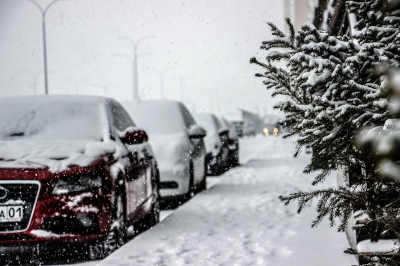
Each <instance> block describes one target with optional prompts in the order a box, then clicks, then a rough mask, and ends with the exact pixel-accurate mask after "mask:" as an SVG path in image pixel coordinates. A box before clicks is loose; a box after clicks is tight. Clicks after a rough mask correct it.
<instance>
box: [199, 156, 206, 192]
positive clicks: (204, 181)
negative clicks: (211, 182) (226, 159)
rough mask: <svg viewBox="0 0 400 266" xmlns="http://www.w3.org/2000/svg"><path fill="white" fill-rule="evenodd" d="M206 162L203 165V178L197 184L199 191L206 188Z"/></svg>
mask: <svg viewBox="0 0 400 266" xmlns="http://www.w3.org/2000/svg"><path fill="white" fill-rule="evenodd" d="M206 169H207V163H206V164H205V166H204V174H203V180H201V183H200V185H199V191H203V190H206V189H207V170H206Z"/></svg>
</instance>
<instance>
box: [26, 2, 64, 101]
mask: <svg viewBox="0 0 400 266" xmlns="http://www.w3.org/2000/svg"><path fill="white" fill-rule="evenodd" d="M27 1H29V2H31V3H32V4H34V5H35V6H36V7H37V8H38V9H39V11H40V13H41V14H42V32H43V57H44V93H45V94H49V86H48V78H47V51H46V14H47V10H49V8H50V7H51V6H52V5H53V4H55V3H57V2H59V1H65V0H54V1H53V2H51V3H50V4H48V5H47V6H46V8H45V9H44V10H43V8H42V7H41V6H40V5H39V4H38V3H37V2H36V1H35V0H27Z"/></svg>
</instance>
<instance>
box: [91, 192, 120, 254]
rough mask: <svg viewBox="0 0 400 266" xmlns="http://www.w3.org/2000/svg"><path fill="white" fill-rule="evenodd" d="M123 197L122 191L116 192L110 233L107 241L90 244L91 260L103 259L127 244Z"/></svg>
mask: <svg viewBox="0 0 400 266" xmlns="http://www.w3.org/2000/svg"><path fill="white" fill-rule="evenodd" d="M123 195H124V194H123V192H122V191H121V190H118V191H117V192H116V197H115V200H114V203H113V212H112V215H111V221H110V231H109V232H108V234H107V236H106V238H105V239H103V240H100V241H96V242H94V243H90V244H89V247H88V248H89V252H88V255H89V259H91V260H98V259H103V258H105V257H107V256H108V255H110V254H111V253H113V252H114V251H115V250H117V249H118V248H119V247H121V246H122V245H123V244H125V241H126V238H127V227H126V220H125V217H126V216H125V211H124V206H125V205H124V197H123Z"/></svg>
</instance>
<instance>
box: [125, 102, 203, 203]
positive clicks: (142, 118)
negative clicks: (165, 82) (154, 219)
mask: <svg viewBox="0 0 400 266" xmlns="http://www.w3.org/2000/svg"><path fill="white" fill-rule="evenodd" d="M122 104H123V105H124V107H125V108H126V110H127V111H128V112H129V114H130V115H131V117H132V118H133V119H134V121H135V122H136V123H137V124H138V125H139V126H140V127H143V128H144V129H145V130H146V131H147V132H148V134H149V140H150V143H151V145H152V147H153V148H154V153H155V156H156V158H157V161H158V164H159V169H160V193H161V197H162V202H163V203H166V204H168V203H169V202H171V200H173V201H176V200H178V201H180V199H183V200H185V199H187V198H190V196H191V194H192V193H195V192H197V191H200V190H203V189H205V188H206V170H205V157H206V150H205V146H204V141H203V138H204V137H205V135H206V131H205V130H204V129H203V128H202V127H200V126H199V125H197V124H196V122H195V120H194V119H193V117H192V115H191V113H190V112H189V110H188V109H187V108H186V106H185V105H183V104H182V103H181V102H178V101H169V100H142V101H140V102H122Z"/></svg>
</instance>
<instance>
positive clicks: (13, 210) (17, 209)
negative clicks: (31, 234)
mask: <svg viewBox="0 0 400 266" xmlns="http://www.w3.org/2000/svg"><path fill="white" fill-rule="evenodd" d="M23 216H24V206H21V205H18V206H1V205H0V223H7V222H20V221H21V220H22V217H23Z"/></svg>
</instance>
